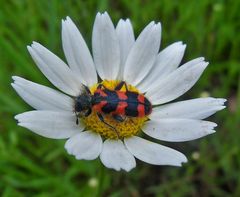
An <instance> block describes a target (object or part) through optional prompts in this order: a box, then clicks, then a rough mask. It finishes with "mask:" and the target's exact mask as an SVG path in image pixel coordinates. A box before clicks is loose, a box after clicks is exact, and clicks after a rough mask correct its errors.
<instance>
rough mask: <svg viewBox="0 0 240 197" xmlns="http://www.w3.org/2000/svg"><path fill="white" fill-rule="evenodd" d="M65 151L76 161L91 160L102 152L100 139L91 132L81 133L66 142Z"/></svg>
mask: <svg viewBox="0 0 240 197" xmlns="http://www.w3.org/2000/svg"><path fill="white" fill-rule="evenodd" d="M65 149H66V150H67V152H68V154H70V155H74V156H75V157H76V159H79V160H80V159H85V160H93V159H96V158H97V157H98V156H99V154H100V153H101V151H102V138H101V136H100V135H99V134H97V133H95V132H92V131H85V132H81V133H78V134H76V135H74V136H72V137H71V138H70V139H68V140H67V142H66V144H65Z"/></svg>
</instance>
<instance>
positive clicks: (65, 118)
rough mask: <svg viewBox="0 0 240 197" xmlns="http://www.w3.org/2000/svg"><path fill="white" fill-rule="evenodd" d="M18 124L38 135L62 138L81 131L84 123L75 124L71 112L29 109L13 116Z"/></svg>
mask: <svg viewBox="0 0 240 197" xmlns="http://www.w3.org/2000/svg"><path fill="white" fill-rule="evenodd" d="M15 119H17V120H18V122H19V123H18V125H20V126H22V127H25V128H27V129H29V130H31V131H33V132H34V133H37V134H38V135H41V136H44V137H47V138H53V139H64V138H69V137H71V136H72V135H74V134H76V133H79V132H81V131H82V130H83V129H84V125H82V124H81V122H79V124H78V125H77V124H76V116H75V114H74V113H72V112H66V111H65V112H53V111H29V112H25V113H22V114H18V115H17V116H15Z"/></svg>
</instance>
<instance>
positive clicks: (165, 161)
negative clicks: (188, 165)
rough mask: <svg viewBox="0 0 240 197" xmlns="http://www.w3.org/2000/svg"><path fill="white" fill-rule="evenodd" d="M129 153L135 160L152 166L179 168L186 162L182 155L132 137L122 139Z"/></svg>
mask: <svg viewBox="0 0 240 197" xmlns="http://www.w3.org/2000/svg"><path fill="white" fill-rule="evenodd" d="M124 142H125V145H126V146H127V149H128V150H129V152H131V153H132V154H133V155H134V156H135V157H136V158H138V159H140V160H142V161H144V162H146V163H150V164H153V165H172V166H181V165H182V163H185V162H187V158H186V157H185V155H183V154H182V153H180V152H178V151H176V150H174V149H171V148H168V147H166V146H162V145H160V144H156V143H153V142H150V141H148V140H145V139H142V138H140V137H137V136H134V137H130V138H125V139H124Z"/></svg>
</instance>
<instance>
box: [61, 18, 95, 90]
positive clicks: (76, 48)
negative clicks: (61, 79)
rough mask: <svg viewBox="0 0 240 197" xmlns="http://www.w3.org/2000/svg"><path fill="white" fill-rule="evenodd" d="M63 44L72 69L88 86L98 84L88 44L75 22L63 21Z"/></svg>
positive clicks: (68, 19)
mask: <svg viewBox="0 0 240 197" xmlns="http://www.w3.org/2000/svg"><path fill="white" fill-rule="evenodd" d="M62 44H63V50H64V54H65V56H66V58H67V61H68V64H69V66H70V68H71V69H72V70H73V71H74V72H76V74H77V75H78V77H79V79H80V80H81V82H82V83H83V84H85V85H87V86H92V85H93V84H95V83H97V73H96V69H95V66H94V63H93V59H92V56H91V54H90V52H89V49H88V47H87V44H86V42H85V41H84V39H83V37H82V35H81V33H80V32H79V31H78V29H77V27H76V26H75V24H74V23H73V21H72V20H71V19H70V18H69V17H67V18H66V20H63V21H62Z"/></svg>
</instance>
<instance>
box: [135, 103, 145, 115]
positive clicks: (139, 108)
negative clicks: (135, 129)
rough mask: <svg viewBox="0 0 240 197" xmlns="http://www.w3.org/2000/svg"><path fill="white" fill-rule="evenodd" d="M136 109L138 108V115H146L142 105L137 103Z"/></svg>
mask: <svg viewBox="0 0 240 197" xmlns="http://www.w3.org/2000/svg"><path fill="white" fill-rule="evenodd" d="M137 110H138V117H144V116H145V115H146V114H145V107H144V105H142V104H138V106H137Z"/></svg>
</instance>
